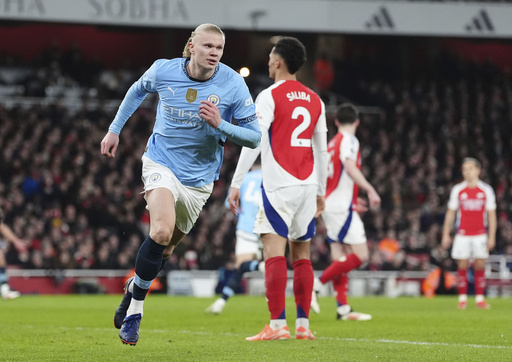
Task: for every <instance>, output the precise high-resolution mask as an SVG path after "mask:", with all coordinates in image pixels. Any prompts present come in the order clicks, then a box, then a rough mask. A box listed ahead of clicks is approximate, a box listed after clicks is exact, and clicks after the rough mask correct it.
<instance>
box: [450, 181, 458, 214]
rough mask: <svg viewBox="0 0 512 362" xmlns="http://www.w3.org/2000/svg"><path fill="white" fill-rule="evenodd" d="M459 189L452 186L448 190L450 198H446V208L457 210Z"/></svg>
mask: <svg viewBox="0 0 512 362" xmlns="http://www.w3.org/2000/svg"><path fill="white" fill-rule="evenodd" d="M458 196H459V189H458V187H454V188H452V191H451V192H450V199H449V200H448V208H449V209H451V210H457V209H458V208H459V197H458Z"/></svg>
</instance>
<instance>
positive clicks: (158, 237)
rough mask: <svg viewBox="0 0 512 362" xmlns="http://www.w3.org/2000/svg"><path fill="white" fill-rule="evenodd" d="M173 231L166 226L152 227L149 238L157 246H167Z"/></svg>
mask: <svg viewBox="0 0 512 362" xmlns="http://www.w3.org/2000/svg"><path fill="white" fill-rule="evenodd" d="M172 232H173V229H172V228H170V227H169V226H167V225H163V224H162V225H158V224H157V225H152V228H151V232H150V236H151V239H153V240H154V241H155V242H157V243H158V244H162V245H167V244H169V242H170V241H171V238H172Z"/></svg>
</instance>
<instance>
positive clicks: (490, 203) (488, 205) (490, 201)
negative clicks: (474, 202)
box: [484, 185, 496, 210]
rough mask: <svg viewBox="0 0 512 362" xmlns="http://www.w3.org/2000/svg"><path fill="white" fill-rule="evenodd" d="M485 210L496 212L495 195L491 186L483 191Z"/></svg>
mask: <svg viewBox="0 0 512 362" xmlns="http://www.w3.org/2000/svg"><path fill="white" fill-rule="evenodd" d="M484 190H485V209H486V210H496V195H495V194H494V190H493V189H492V187H491V186H489V185H488V186H487V187H486V188H485V189H484Z"/></svg>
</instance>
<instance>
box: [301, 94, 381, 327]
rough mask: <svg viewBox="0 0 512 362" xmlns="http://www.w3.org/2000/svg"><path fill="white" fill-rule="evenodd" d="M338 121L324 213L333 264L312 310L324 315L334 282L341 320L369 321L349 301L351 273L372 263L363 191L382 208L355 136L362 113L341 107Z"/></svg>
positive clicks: (319, 281) (372, 205)
mask: <svg viewBox="0 0 512 362" xmlns="http://www.w3.org/2000/svg"><path fill="white" fill-rule="evenodd" d="M334 122H335V124H336V126H337V128H338V132H337V133H336V135H335V136H334V137H333V139H331V140H330V141H329V144H328V151H327V152H328V156H329V163H328V168H327V170H328V171H327V177H328V178H327V191H326V197H325V212H324V213H323V214H322V218H323V220H324V222H325V227H326V229H327V240H328V242H329V246H330V249H331V259H332V264H331V265H329V266H328V267H327V269H325V271H324V272H323V273H322V275H321V276H320V278H319V279H315V293H314V294H313V301H312V303H311V309H313V311H315V312H316V313H319V312H320V306H319V304H318V300H317V294H318V291H319V289H320V288H321V285H322V284H326V283H328V282H330V281H332V284H333V288H334V292H335V295H336V301H337V304H338V307H337V309H336V311H337V318H338V319H341V320H369V319H371V315H369V314H363V313H357V312H353V311H352V308H351V307H350V305H349V304H348V302H347V292H348V274H349V272H350V271H351V270H354V269H357V268H359V267H360V266H361V265H362V264H363V263H365V262H366V261H367V260H368V245H367V243H366V233H365V230H364V225H363V222H362V221H361V218H360V217H359V213H363V212H365V211H367V206H366V205H367V204H366V201H364V200H363V199H361V198H358V194H359V188H361V189H363V190H364V191H365V192H366V194H367V196H368V200H369V202H370V208H372V209H374V208H377V207H379V206H380V196H379V195H378V193H377V192H376V191H375V188H374V187H373V186H372V185H371V184H370V183H369V182H368V181H367V180H366V177H365V176H364V175H363V173H362V172H361V151H360V149H359V140H358V139H357V137H356V135H355V134H356V130H357V127H359V122H360V121H359V111H358V110H357V108H356V107H355V106H354V105H352V104H348V103H344V104H341V105H340V106H339V107H338V109H337V112H336V119H335V121H334Z"/></svg>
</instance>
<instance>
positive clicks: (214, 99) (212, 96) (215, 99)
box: [208, 94, 220, 106]
mask: <svg viewBox="0 0 512 362" xmlns="http://www.w3.org/2000/svg"><path fill="white" fill-rule="evenodd" d="M208 100H209V101H210V102H212V103H213V104H215V105H216V106H218V105H219V103H220V97H219V96H218V95H216V94H210V95H209V96H208Z"/></svg>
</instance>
